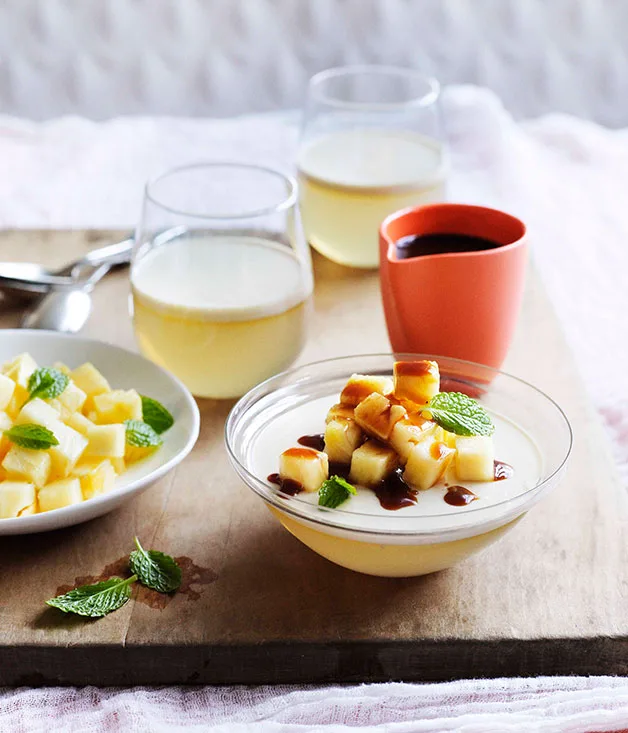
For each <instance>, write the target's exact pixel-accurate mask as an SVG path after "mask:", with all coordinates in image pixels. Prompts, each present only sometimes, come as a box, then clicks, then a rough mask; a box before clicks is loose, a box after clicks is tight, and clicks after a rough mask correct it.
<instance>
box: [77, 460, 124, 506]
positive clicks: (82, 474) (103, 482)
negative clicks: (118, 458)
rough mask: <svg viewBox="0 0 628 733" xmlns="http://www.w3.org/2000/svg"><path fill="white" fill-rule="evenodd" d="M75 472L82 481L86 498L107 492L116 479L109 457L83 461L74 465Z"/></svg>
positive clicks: (82, 488) (82, 489)
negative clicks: (102, 459)
mask: <svg viewBox="0 0 628 733" xmlns="http://www.w3.org/2000/svg"><path fill="white" fill-rule="evenodd" d="M73 474H74V476H75V477H76V478H78V479H79V481H80V482H81V491H82V493H83V498H84V499H91V498H92V497H93V496H98V495H99V494H105V493H107V491H109V490H110V489H112V488H113V485H114V483H115V480H116V472H115V471H114V469H113V466H112V465H111V461H110V460H109V459H108V458H106V459H105V460H104V461H101V460H99V459H97V460H96V461H84V462H81V463H79V464H78V465H76V466H75V467H74V471H73Z"/></svg>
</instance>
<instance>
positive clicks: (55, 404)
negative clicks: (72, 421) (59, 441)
mask: <svg viewBox="0 0 628 733" xmlns="http://www.w3.org/2000/svg"><path fill="white" fill-rule="evenodd" d="M46 404H47V405H50V407H52V409H53V410H54V411H55V412H56V413H57V419H59V418H60V419H61V420H65V418H66V417H68V415H71V414H72V413H71V412H70V410H68V409H67V408H66V407H64V406H63V405H62V404H61V402H59V400H58V399H57V398H56V397H55V398H54V399H51V400H46Z"/></svg>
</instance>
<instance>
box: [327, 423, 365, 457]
mask: <svg viewBox="0 0 628 733" xmlns="http://www.w3.org/2000/svg"><path fill="white" fill-rule="evenodd" d="M361 442H362V430H361V429H360V427H359V425H358V424H357V423H356V422H355V420H346V419H342V418H340V419H335V420H332V421H331V422H328V423H327V427H326V428H325V453H327V455H328V456H329V460H330V461H332V462H334V463H347V464H349V463H351V456H352V455H353V451H354V450H355V449H356V448H357V447H358V446H359V445H360V443H361Z"/></svg>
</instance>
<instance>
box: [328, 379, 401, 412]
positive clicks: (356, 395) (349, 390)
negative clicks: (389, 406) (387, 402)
mask: <svg viewBox="0 0 628 733" xmlns="http://www.w3.org/2000/svg"><path fill="white" fill-rule="evenodd" d="M392 391H393V381H392V379H391V378H390V377H380V376H370V375H368V374H352V375H351V377H350V378H349V381H348V382H347V384H346V385H345V387H344V389H343V390H342V392H341V393H340V402H342V403H344V404H345V405H353V406H355V405H359V404H360V402H362V400H365V399H366V398H367V397H368V396H369V395H370V394H372V393H373V392H377V393H378V394H381V395H384V396H386V395H389V394H392Z"/></svg>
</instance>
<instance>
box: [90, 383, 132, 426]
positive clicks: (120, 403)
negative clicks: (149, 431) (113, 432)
mask: <svg viewBox="0 0 628 733" xmlns="http://www.w3.org/2000/svg"><path fill="white" fill-rule="evenodd" d="M93 404H94V412H95V413H96V422H97V423H98V424H99V425H111V424H113V423H122V422H124V421H125V420H141V419H142V398H141V397H140V396H139V394H138V393H137V392H136V391H135V390H134V389H129V390H124V389H114V390H112V391H111V392H104V393H103V394H99V395H96V396H95V397H94V400H93Z"/></svg>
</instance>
